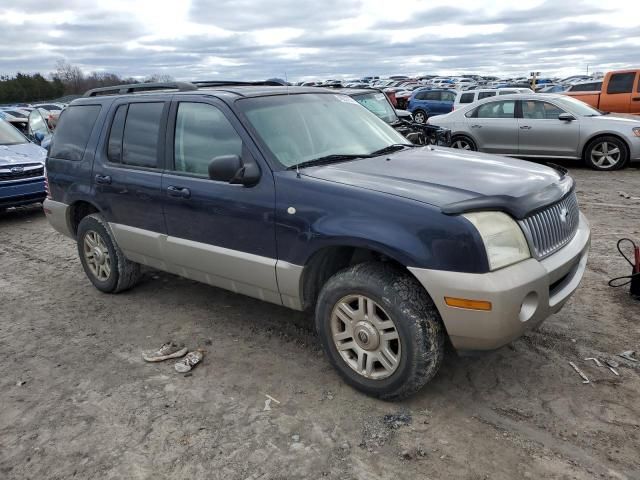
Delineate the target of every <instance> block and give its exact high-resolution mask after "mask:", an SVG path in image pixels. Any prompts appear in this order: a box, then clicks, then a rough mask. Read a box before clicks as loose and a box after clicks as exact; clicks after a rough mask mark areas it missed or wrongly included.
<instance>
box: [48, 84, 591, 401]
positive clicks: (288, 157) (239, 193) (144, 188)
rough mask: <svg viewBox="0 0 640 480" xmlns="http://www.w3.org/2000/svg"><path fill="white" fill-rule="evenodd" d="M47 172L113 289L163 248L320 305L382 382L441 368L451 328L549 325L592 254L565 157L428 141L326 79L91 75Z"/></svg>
mask: <svg viewBox="0 0 640 480" xmlns="http://www.w3.org/2000/svg"><path fill="white" fill-rule="evenodd" d="M144 89H150V90H151V91H146V92H145V91H144ZM47 174H48V180H49V187H50V195H51V198H49V199H48V200H46V201H45V212H46V214H47V216H48V218H49V221H50V223H51V224H52V225H53V226H54V227H55V228H56V229H57V230H59V231H60V232H62V233H64V234H65V235H67V236H69V237H71V238H73V239H74V240H75V241H76V242H77V247H78V254H79V257H80V261H81V262H82V266H83V267H84V270H85V272H86V274H87V276H88V278H89V280H90V281H91V282H92V283H93V285H95V287H96V288H98V289H99V290H101V291H103V292H108V293H116V292H120V291H123V290H126V289H128V288H130V287H132V286H133V285H134V284H135V283H136V281H137V280H138V278H139V276H140V268H141V265H146V266H149V267H153V268H156V269H161V270H165V271H167V272H172V273H175V274H177V275H181V276H184V277H188V278H191V279H194V280H198V281H201V282H205V283H208V284H210V285H214V286H216V287H221V288H225V289H229V290H232V291H234V292H237V293H241V294H244V295H249V296H252V297H256V298H259V299H261V300H265V301H268V302H272V303H275V304H278V305H283V306H285V307H289V308H292V309H294V310H312V309H313V310H315V322H316V328H317V330H318V333H319V340H320V342H321V343H322V345H323V347H324V349H325V351H326V353H327V356H328V358H329V360H330V361H331V363H332V364H333V365H334V366H335V367H336V369H337V370H338V371H339V372H340V374H341V375H342V376H343V377H344V378H345V380H346V381H347V382H348V383H349V384H351V385H353V386H354V387H356V388H359V389H361V390H362V391H364V392H367V393H369V394H371V395H375V396H378V397H382V398H399V397H403V396H406V395H409V394H411V393H413V392H415V391H416V390H418V389H419V388H420V387H421V386H422V385H424V384H425V383H426V382H427V381H428V380H429V379H430V378H432V377H433V375H435V373H436V371H437V370H438V368H439V366H440V364H441V362H442V359H443V352H444V345H445V340H446V339H447V338H448V339H449V340H450V342H451V344H452V345H453V346H454V347H455V348H457V349H459V350H490V349H494V348H498V347H500V346H502V345H504V344H506V343H508V342H510V341H512V340H513V339H515V338H517V337H518V336H520V335H521V334H522V333H523V332H524V331H525V330H527V329H528V328H531V327H533V326H536V325H538V324H540V322H542V321H543V320H544V319H545V318H546V317H548V316H549V315H550V314H552V313H554V312H557V311H558V310H560V308H561V307H562V306H563V304H564V303H565V302H566V301H567V299H568V298H569V297H570V296H571V294H572V293H573V292H574V290H575V289H576V288H577V286H578V284H579V282H580V279H581V278H582V275H583V272H584V270H585V264H586V261H587V252H588V247H589V238H590V233H589V226H588V223H587V221H586V220H585V218H584V216H583V215H582V214H581V213H580V211H579V210H578V206H577V203H576V199H575V189H574V183H573V180H572V179H571V178H570V177H569V176H567V175H566V171H557V170H554V169H551V168H547V167H544V166H540V165H536V164H532V163H528V162H524V161H520V160H514V159H510V158H504V157H498V156H491V155H486V154H481V153H476V152H462V151H460V152H459V151H454V150H451V149H449V148H441V147H437V146H416V145H413V144H411V143H409V142H408V141H407V140H406V139H405V138H404V137H402V136H401V135H400V134H399V133H397V132H396V131H395V130H394V129H393V128H392V127H391V126H389V125H388V124H386V123H385V122H384V121H382V120H381V119H379V118H378V117H376V116H375V115H374V114H373V113H371V112H369V111H368V110H367V109H366V108H364V107H362V106H361V105H359V104H358V102H356V101H355V100H353V99H352V98H351V97H349V96H346V95H342V94H339V93H336V92H333V91H330V90H323V89H318V88H304V87H273V86H264V85H244V86H242V85H232V84H226V85H223V84H215V83H210V84H206V83H204V84H202V83H201V84H199V85H194V84H190V83H174V84H166V85H142V86H140V85H133V86H122V87H117V88H115V89H112V90H109V89H100V90H98V91H92V92H89V93H88V94H87V95H86V96H85V97H84V98H82V99H79V100H76V101H74V102H73V103H72V104H71V105H70V106H69V107H68V108H67V109H66V110H65V111H64V113H63V114H62V116H61V118H60V121H59V124H58V127H57V132H56V135H55V136H54V138H53V141H52V144H51V148H50V153H49V156H48V158H47Z"/></svg>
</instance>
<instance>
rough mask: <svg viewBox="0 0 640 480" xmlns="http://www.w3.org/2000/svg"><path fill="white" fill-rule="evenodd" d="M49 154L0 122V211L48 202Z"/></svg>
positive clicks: (9, 126)
mask: <svg viewBox="0 0 640 480" xmlns="http://www.w3.org/2000/svg"><path fill="white" fill-rule="evenodd" d="M46 154H47V151H46V150H45V149H44V148H42V147H39V146H38V145H35V144H34V143H31V142H30V141H29V140H28V139H27V137H25V136H24V135H23V134H22V133H21V132H19V131H18V130H17V129H16V128H15V127H13V126H11V125H10V124H9V123H8V122H5V121H4V120H0V211H4V210H6V209H7V208H9V207H17V206H19V205H25V204H29V203H36V202H41V201H43V200H44V199H45V197H46V196H47V194H46V189H45V180H44V161H45V158H46Z"/></svg>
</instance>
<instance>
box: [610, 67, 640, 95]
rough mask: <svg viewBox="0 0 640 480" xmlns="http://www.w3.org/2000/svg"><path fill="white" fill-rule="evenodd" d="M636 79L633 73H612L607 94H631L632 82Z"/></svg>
mask: <svg viewBox="0 0 640 480" xmlns="http://www.w3.org/2000/svg"><path fill="white" fill-rule="evenodd" d="M635 79H636V74H635V72H629V73H614V74H613V75H611V79H610V80H609V86H608V87H607V93H609V94H615V93H631V92H632V91H633V81H634V80H635Z"/></svg>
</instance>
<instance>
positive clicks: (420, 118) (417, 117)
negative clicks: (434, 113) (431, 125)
mask: <svg viewBox="0 0 640 480" xmlns="http://www.w3.org/2000/svg"><path fill="white" fill-rule="evenodd" d="M427 118H429V117H428V115H427V114H426V113H425V112H424V111H422V110H416V111H415V112H413V121H414V122H416V123H426V122H427Z"/></svg>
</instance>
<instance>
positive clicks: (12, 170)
mask: <svg viewBox="0 0 640 480" xmlns="http://www.w3.org/2000/svg"><path fill="white" fill-rule="evenodd" d="M22 172H24V167H12V168H11V173H22Z"/></svg>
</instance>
